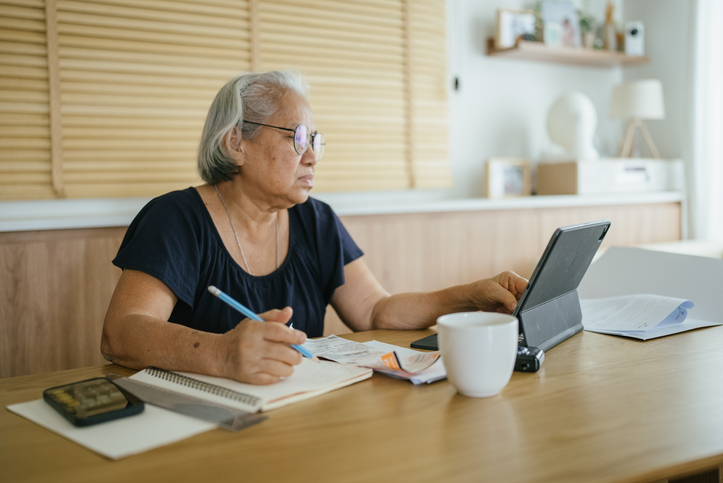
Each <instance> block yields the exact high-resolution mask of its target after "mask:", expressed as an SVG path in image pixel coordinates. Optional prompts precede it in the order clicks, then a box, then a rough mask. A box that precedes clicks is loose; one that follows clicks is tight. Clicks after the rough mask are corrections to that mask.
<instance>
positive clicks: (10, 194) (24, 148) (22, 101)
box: [0, 0, 54, 200]
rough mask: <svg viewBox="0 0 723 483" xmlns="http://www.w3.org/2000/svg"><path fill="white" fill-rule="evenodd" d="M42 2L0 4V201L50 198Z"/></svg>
mask: <svg viewBox="0 0 723 483" xmlns="http://www.w3.org/2000/svg"><path fill="white" fill-rule="evenodd" d="M45 33H46V24H45V2H43V1H42V0H34V1H32V0H22V1H7V0H3V1H0V197H1V198H2V199H11V200H14V199H43V198H52V197H53V196H54V193H53V188H52V179H51V173H52V169H51V157H50V119H49V83H48V63H47V59H48V54H47V47H46V37H45Z"/></svg>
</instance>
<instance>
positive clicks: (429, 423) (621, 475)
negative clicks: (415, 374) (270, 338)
mask: <svg viewBox="0 0 723 483" xmlns="http://www.w3.org/2000/svg"><path fill="white" fill-rule="evenodd" d="M429 332H430V331H407V332H404V331H374V332H366V333H358V334H353V335H349V336H348V338H350V339H353V340H357V341H368V340H373V339H377V340H382V341H384V342H390V343H393V344H398V345H403V346H407V347H408V346H409V343H410V342H411V341H413V340H415V339H417V338H419V337H422V336H424V335H426V334H428V333H429ZM722 368H723V327H714V328H708V329H703V330H698V331H694V332H687V333H683V334H679V335H675V336H671V337H666V338H662V339H657V340H652V341H647V342H639V341H635V340H630V339H624V338H617V337H611V336H605V335H599V334H594V333H588V332H584V333H582V334H578V335H576V336H575V337H573V338H571V339H569V340H568V341H566V342H563V343H562V344H560V345H559V346H557V347H556V348H554V349H552V350H550V351H549V352H548V354H547V359H546V361H545V363H544V365H543V367H542V369H541V370H540V371H539V372H538V373H534V374H523V373H515V374H514V375H513V376H512V380H511V381H510V384H509V385H508V386H507V387H506V388H505V389H504V390H503V391H502V393H501V394H500V395H498V396H496V397H492V398H487V399H471V398H466V397H463V396H460V395H458V394H456V392H455V389H454V388H453V387H452V386H451V385H450V384H449V383H448V382H447V381H441V382H437V383H434V384H430V385H423V386H413V385H412V384H411V383H409V382H406V381H400V380H396V379H392V378H389V377H385V376H381V375H374V376H373V377H372V378H371V379H369V380H366V381H364V382H361V383H358V384H355V385H353V386H350V387H347V388H344V389H341V390H338V391H334V392H332V393H329V394H325V395H323V396H319V397H317V398H313V399H310V400H307V401H302V402H300V403H297V404H293V405H291V406H287V407H283V408H280V409H277V410H274V411H271V412H269V413H268V415H269V420H268V421H265V422H263V423H261V424H259V425H256V426H253V427H251V428H248V429H245V430H243V431H240V432H237V433H231V432H227V431H224V430H221V429H215V430H212V431H209V432H207V433H204V434H201V435H198V436H195V437H192V438H189V439H187V440H184V441H181V442H179V443H175V444H171V445H168V446H164V447H162V448H158V449H155V450H152V451H148V452H146V453H143V454H140V455H136V456H131V457H129V458H126V459H123V460H120V461H109V460H107V459H105V458H103V457H101V456H98V455H97V454H95V453H92V452H91V451H89V450H87V449H85V448H83V447H81V446H79V445H76V444H75V443H72V442H70V441H68V440H65V439H64V438H62V437H61V436H59V435H57V434H55V433H52V432H50V431H48V430H46V429H44V428H42V427H40V426H37V425H36V424H34V423H31V422H29V421H27V420H25V419H23V418H21V417H20V416H17V415H15V414H13V413H11V412H9V411H7V410H3V411H0V481H13V482H15V481H53V482H58V481H63V482H65V481H75V482H81V481H93V482H96V481H108V482H109V481H119V482H129V481H173V482H177V481H226V480H234V481H244V482H248V481H264V482H275V481H293V482H304V481H315V482H317V481H321V482H323V481H333V482H356V481H360V482H361V481H391V482H395V481H444V482H449V481H505V482H518V481H520V482H523V481H535V482H609V481H615V482H625V481H655V480H659V479H663V478H670V477H680V476H685V475H690V474H696V473H703V472H706V471H710V470H713V469H715V468H717V467H718V466H719V465H721V463H723V378H722V376H721V372H722V371H721V369H722ZM108 372H117V373H121V374H126V375H128V374H130V373H131V372H132V371H130V370H127V369H124V368H120V367H118V366H114V365H103V366H98V367H90V368H85V369H77V370H68V371H62V372H55V373H47V374H40V375H33V376H23V377H16V378H8V379H0V403H1V404H2V405H3V406H7V405H8V404H13V403H18V402H24V401H29V400H32V399H37V398H39V397H41V392H42V390H43V389H44V388H48V387H51V386H55V385H58V384H63V383H69V382H72V381H76V380H80V379H84V378H88V377H93V376H98V375H102V374H105V373H108Z"/></svg>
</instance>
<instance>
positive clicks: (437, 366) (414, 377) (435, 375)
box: [364, 340, 447, 384]
mask: <svg viewBox="0 0 723 483" xmlns="http://www.w3.org/2000/svg"><path fill="white" fill-rule="evenodd" d="M364 345H366V346H369V347H371V348H373V349H377V350H381V351H383V352H389V351H395V352H396V353H397V354H399V355H400V356H402V357H406V356H410V355H414V354H428V353H427V352H419V351H415V350H414V349H407V348H406V347H399V346H395V345H391V344H385V343H384V342H379V341H378V340H372V341H370V342H364ZM377 372H381V373H383V374H386V375H387V376H392V377H397V378H400V379H409V380H410V381H411V382H412V383H413V384H424V383H426V384H430V383H432V382H435V381H439V380H442V379H446V377H447V369H446V368H445V367H444V362H443V361H442V358H441V357H440V358H438V359H437V361H436V362H435V363H434V364H432V365H431V366H429V367H428V368H426V369H425V370H423V371H422V372H418V373H416V374H410V373H407V372H399V371H384V370H377Z"/></svg>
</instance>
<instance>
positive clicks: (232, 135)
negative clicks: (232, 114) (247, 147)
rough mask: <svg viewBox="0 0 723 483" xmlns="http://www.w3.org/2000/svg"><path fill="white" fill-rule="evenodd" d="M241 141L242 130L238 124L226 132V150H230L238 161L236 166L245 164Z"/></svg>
mask: <svg viewBox="0 0 723 483" xmlns="http://www.w3.org/2000/svg"><path fill="white" fill-rule="evenodd" d="M241 141H242V138H241V130H240V129H239V128H238V126H234V128H233V129H232V130H231V131H229V132H228V134H226V136H225V137H224V140H223V142H224V146H225V148H226V151H228V153H229V154H230V155H231V157H232V158H233V159H234V161H236V166H238V167H241V166H243V164H244V155H243V149H242V145H241Z"/></svg>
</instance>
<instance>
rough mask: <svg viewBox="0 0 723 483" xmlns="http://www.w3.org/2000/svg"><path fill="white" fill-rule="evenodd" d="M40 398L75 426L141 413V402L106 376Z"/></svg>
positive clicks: (44, 394)
mask: <svg viewBox="0 0 723 483" xmlns="http://www.w3.org/2000/svg"><path fill="white" fill-rule="evenodd" d="M43 399H45V402H47V403H48V404H50V405H51V406H52V407H53V409H55V410H56V411H58V412H59V413H60V414H62V415H63V417H64V418H65V419H67V420H68V421H70V422H71V423H73V424H74V425H76V426H90V425H91V424H97V423H102V422H105V421H111V420H113V419H118V418H123V417H126V416H132V415H134V414H138V413H140V412H141V411H143V401H141V400H140V399H138V398H137V397H135V396H133V395H132V394H131V393H129V392H128V391H124V390H123V389H121V388H119V387H118V386H116V385H115V384H113V383H112V382H111V381H109V380H108V379H106V378H105V377H95V378H93V379H86V380H85V381H79V382H74V383H72V384H66V385H64V386H56V387H51V388H50V389H46V390H45V391H43Z"/></svg>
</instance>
